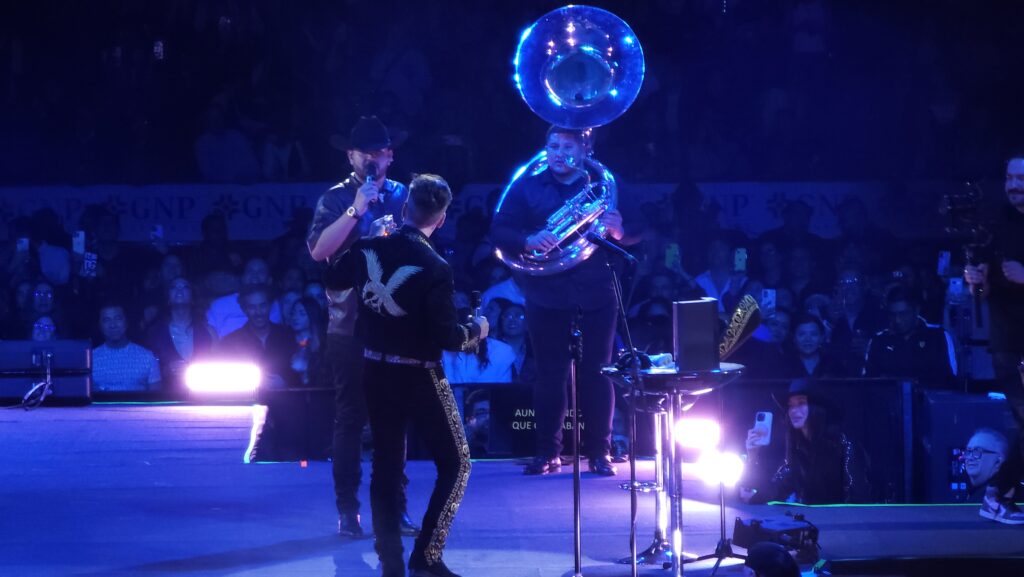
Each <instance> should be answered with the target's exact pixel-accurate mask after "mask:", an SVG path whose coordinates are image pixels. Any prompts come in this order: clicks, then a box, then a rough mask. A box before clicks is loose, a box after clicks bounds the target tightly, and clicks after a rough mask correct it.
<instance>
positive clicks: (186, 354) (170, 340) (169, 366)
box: [145, 277, 217, 393]
mask: <svg viewBox="0 0 1024 577" xmlns="http://www.w3.org/2000/svg"><path fill="white" fill-rule="evenodd" d="M165 299H166V303H167V305H166V309H165V311H164V312H163V314H162V316H161V318H160V319H159V320H158V321H157V322H156V323H155V324H153V325H152V326H151V327H150V328H149V330H148V331H147V332H146V340H145V342H146V346H147V347H149V349H150V350H151V351H153V352H154V353H155V354H156V356H157V358H158V359H159V360H160V368H161V369H162V379H163V382H164V385H165V387H166V388H167V389H168V390H170V391H172V392H174V393H181V392H184V384H185V383H184V376H185V369H186V368H187V367H188V365H189V364H190V363H191V362H192V361H193V359H196V358H202V357H204V356H207V355H209V354H210V353H211V352H212V351H213V349H214V345H215V344H216V342H217V336H216V334H215V333H214V332H213V329H212V328H210V326H209V325H207V324H206V318H205V317H204V316H203V315H202V313H200V312H199V310H197V309H196V306H195V300H194V299H193V290H192V283H190V282H189V281H188V280H187V279H184V278H180V277H179V278H176V279H174V280H172V281H171V283H170V286H169V288H168V289H167V291H166V297H165Z"/></svg>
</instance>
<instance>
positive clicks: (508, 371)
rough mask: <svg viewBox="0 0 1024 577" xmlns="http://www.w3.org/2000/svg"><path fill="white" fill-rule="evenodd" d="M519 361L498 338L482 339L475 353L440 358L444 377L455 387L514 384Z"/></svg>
mask: <svg viewBox="0 0 1024 577" xmlns="http://www.w3.org/2000/svg"><path fill="white" fill-rule="evenodd" d="M495 300H498V299H495ZM492 302H493V301H492ZM461 311H462V312H464V313H465V315H461V314H460V316H469V315H470V311H469V309H468V308H466V309H461ZM516 360H517V359H516V352H515V350H513V349H512V347H511V346H509V345H508V344H506V343H504V342H502V341H500V340H497V339H496V338H486V339H483V340H481V341H480V347H479V348H477V351H476V352H475V353H473V352H454V351H442V355H441V362H442V365H443V367H444V374H445V376H447V377H448V382H450V383H452V384H462V383H511V382H512V374H513V370H514V365H515V362H516Z"/></svg>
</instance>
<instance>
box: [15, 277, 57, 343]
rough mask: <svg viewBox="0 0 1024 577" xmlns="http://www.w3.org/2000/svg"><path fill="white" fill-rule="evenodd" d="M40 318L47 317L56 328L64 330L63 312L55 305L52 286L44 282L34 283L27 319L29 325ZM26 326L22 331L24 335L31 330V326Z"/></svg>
mask: <svg viewBox="0 0 1024 577" xmlns="http://www.w3.org/2000/svg"><path fill="white" fill-rule="evenodd" d="M42 316H48V317H50V318H51V319H53V320H54V322H55V323H56V325H57V327H59V328H62V329H63V328H64V314H63V310H62V308H61V307H60V306H58V304H57V297H56V292H55V290H54V288H53V285H51V284H50V283H48V282H46V281H39V282H36V284H35V286H34V287H33V290H32V300H31V308H30V310H29V317H28V318H29V319H32V320H31V323H34V322H35V319H38V318H39V317H42ZM31 323H30V324H28V325H27V326H26V327H25V330H24V331H22V332H23V333H25V334H29V332H30V331H31V328H32V324H31Z"/></svg>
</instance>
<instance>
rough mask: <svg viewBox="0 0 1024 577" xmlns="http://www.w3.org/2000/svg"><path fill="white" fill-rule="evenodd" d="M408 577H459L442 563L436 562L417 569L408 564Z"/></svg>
mask: <svg viewBox="0 0 1024 577" xmlns="http://www.w3.org/2000/svg"><path fill="white" fill-rule="evenodd" d="M409 577H459V575H457V574H455V573H452V570H451V569H449V568H448V567H447V566H446V565H445V564H444V561H438V562H437V563H434V564H433V565H424V566H423V567H420V568H418V569H417V568H415V567H413V565H412V563H410V564H409Z"/></svg>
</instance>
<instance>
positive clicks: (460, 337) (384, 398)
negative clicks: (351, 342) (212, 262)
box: [324, 174, 488, 577]
mask: <svg viewBox="0 0 1024 577" xmlns="http://www.w3.org/2000/svg"><path fill="white" fill-rule="evenodd" d="M451 199H452V196H451V190H450V189H449V188H448V183H446V182H445V181H444V179H442V178H441V177H439V176H435V175H429V174H425V175H420V176H418V177H416V179H414V180H413V181H412V184H411V185H410V189H409V201H408V202H407V203H406V205H405V208H404V209H403V217H404V218H403V220H404V222H405V224H404V225H403V226H402V228H400V229H399V230H397V231H396V232H395V233H393V234H392V235H390V236H380V237H375V238H368V239H362V240H360V241H358V242H356V243H355V244H354V245H352V248H351V249H349V251H348V252H346V253H345V254H343V255H342V256H341V257H340V258H339V259H337V260H336V261H333V262H332V263H331V265H330V266H329V268H328V269H327V271H326V273H325V276H324V280H325V282H326V284H327V287H328V288H329V289H330V290H345V289H352V290H354V291H356V294H357V296H358V301H359V328H360V332H361V334H362V335H363V343H364V345H365V347H366V348H365V350H364V352H363V356H364V357H365V358H366V365H365V368H364V373H363V385H364V390H365V392H366V403H367V408H368V409H369V415H370V430H371V431H372V433H373V476H372V481H371V482H370V504H371V507H372V509H373V530H374V533H375V534H376V539H377V543H376V549H377V554H378V556H379V557H380V561H381V568H382V569H383V572H384V577H397V576H401V575H404V574H405V572H404V567H403V565H402V553H403V551H402V540H401V529H400V522H401V516H402V507H401V502H402V495H403V493H404V490H403V487H402V479H403V471H404V468H405V435H406V429H407V427H408V426H409V425H410V424H414V425H415V428H416V431H418V432H419V433H420V434H421V435H423V440H424V441H425V442H426V445H427V447H428V449H429V450H430V452H431V454H432V456H433V459H434V463H435V465H436V466H437V475H438V477H437V482H436V483H435V485H434V491H433V493H432V494H431V496H430V503H429V505H428V506H427V512H426V514H425V515H424V516H423V525H422V527H423V530H422V531H421V532H420V535H419V537H417V538H416V544H415V546H414V548H413V551H412V554H411V556H410V557H409V569H410V570H411V577H457V576H455V574H454V573H452V572H451V570H449V569H448V568H447V567H446V566H445V564H444V562H443V561H442V559H441V557H442V553H443V550H444V545H445V540H446V539H447V537H448V532H449V530H450V529H451V523H452V521H453V519H454V517H455V513H456V511H457V510H458V507H459V504H460V502H461V501H462V496H463V493H464V491H465V489H466V484H467V482H468V480H469V467H470V465H469V446H468V445H467V444H466V437H465V433H464V431H463V428H462V424H461V423H462V419H461V418H460V417H459V413H458V407H457V406H456V404H455V398H454V396H453V395H452V391H451V387H450V386H449V384H448V380H447V378H446V377H445V375H444V370H443V369H442V368H441V351H442V350H450V351H469V350H473V349H475V348H476V347H477V346H478V344H479V342H480V340H481V339H482V338H486V337H487V332H488V324H487V319H485V318H483V317H475V318H472V320H471V321H470V322H468V323H460V322H459V319H458V314H457V312H456V309H455V302H454V298H453V297H454V293H455V284H454V277H453V275H452V269H451V266H449V264H448V263H447V262H445V260H444V259H443V258H441V256H440V255H438V254H437V252H436V251H435V250H434V248H433V247H432V246H431V244H430V240H429V238H430V235H431V234H433V232H434V231H435V230H437V229H438V228H439V227H441V226H442V225H443V224H444V221H445V215H446V211H447V209H448V205H449V204H450V203H451Z"/></svg>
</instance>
